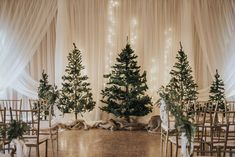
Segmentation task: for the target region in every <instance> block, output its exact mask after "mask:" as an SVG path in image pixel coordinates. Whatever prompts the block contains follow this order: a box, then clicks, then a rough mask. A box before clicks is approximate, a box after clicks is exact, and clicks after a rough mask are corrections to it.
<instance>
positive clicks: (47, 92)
mask: <svg viewBox="0 0 235 157" xmlns="http://www.w3.org/2000/svg"><path fill="white" fill-rule="evenodd" d="M58 97H59V91H58V90H57V86H55V85H54V86H52V85H51V84H49V81H48V75H47V74H46V73H45V72H44V70H43V72H42V78H41V79H40V80H39V87H38V98H39V100H41V102H42V103H41V104H40V108H41V116H47V115H48V114H49V108H50V106H51V105H54V103H55V102H56V100H57V98H58ZM36 106H38V104H34V108H36ZM52 114H54V112H53V108H52Z"/></svg>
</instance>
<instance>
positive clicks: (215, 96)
mask: <svg viewBox="0 0 235 157" xmlns="http://www.w3.org/2000/svg"><path fill="white" fill-rule="evenodd" d="M224 92H225V89H224V82H223V80H222V79H221V78H220V75H219V73H218V70H217V69H216V74H215V80H214V81H213V82H212V84H211V87H210V95H209V102H211V104H210V108H211V109H215V108H216V105H215V104H212V103H213V102H214V103H217V105H218V106H217V110H222V111H224V110H225V104H224V101H225V96H224Z"/></svg>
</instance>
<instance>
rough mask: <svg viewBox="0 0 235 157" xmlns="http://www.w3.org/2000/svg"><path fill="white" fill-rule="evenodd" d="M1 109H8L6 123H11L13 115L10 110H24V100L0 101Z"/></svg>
mask: <svg viewBox="0 0 235 157" xmlns="http://www.w3.org/2000/svg"><path fill="white" fill-rule="evenodd" d="M0 107H1V108H4V107H5V108H6V115H5V116H6V118H5V121H6V123H9V122H10V119H11V117H10V116H11V115H10V108H11V109H15V110H21V108H22V99H19V100H0Z"/></svg>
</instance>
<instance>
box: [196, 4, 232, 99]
mask: <svg viewBox="0 0 235 157" xmlns="http://www.w3.org/2000/svg"><path fill="white" fill-rule="evenodd" d="M192 5H193V6H194V19H195V20H194V22H195V28H196V32H197V33H198V34H197V35H198V41H199V45H198V46H199V48H197V49H201V50H202V53H201V54H200V53H199V55H202V57H201V58H200V59H202V60H203V61H204V65H203V66H205V67H207V68H205V69H199V71H198V75H200V73H202V72H203V71H205V70H206V71H207V70H208V71H207V72H208V73H209V74H210V76H211V78H214V75H215V71H216V69H218V70H219V74H220V75H221V76H222V78H223V80H224V83H225V91H226V98H227V99H230V98H231V97H233V96H234V95H235V90H234V89H235V82H234V78H235V71H234V70H233V67H234V59H235V53H234V45H235V43H234V42H235V40H234V35H235V32H234V28H235V21H234V17H235V12H234V1H232V0H228V1H223V0H217V1H204V0H198V1H193V3H192ZM195 53H196V52H195ZM211 78H210V79H211ZM199 81H201V82H208V80H207V78H206V79H203V78H201V79H200V80H199ZM210 82H211V81H210ZM203 84H205V83H203ZM209 86H210V84H207V85H205V86H204V88H205V89H202V90H201V91H200V97H204V98H208V91H209Z"/></svg>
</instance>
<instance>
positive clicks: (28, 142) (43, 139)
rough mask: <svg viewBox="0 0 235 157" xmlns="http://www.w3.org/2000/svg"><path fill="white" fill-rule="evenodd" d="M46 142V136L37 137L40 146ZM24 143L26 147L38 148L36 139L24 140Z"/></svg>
mask: <svg viewBox="0 0 235 157" xmlns="http://www.w3.org/2000/svg"><path fill="white" fill-rule="evenodd" d="M47 140H48V136H39V141H38V143H39V144H41V143H43V142H46V141H47ZM24 142H25V145H26V146H28V147H36V146H38V144H37V139H36V138H34V137H33V138H30V137H28V138H25V139H24Z"/></svg>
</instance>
